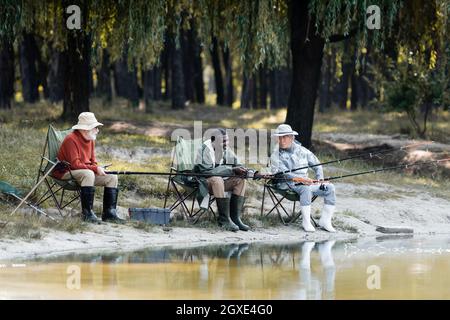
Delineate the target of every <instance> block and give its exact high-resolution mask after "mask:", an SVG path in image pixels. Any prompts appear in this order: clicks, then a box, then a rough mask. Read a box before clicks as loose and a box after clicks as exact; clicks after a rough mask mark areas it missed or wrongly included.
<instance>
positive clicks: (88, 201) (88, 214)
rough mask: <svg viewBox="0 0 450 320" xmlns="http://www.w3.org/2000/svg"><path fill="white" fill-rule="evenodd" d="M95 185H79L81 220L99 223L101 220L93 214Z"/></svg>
mask: <svg viewBox="0 0 450 320" xmlns="http://www.w3.org/2000/svg"><path fill="white" fill-rule="evenodd" d="M94 195H95V187H81V215H82V216H83V220H84V221H87V222H92V223H98V224H100V223H101V221H100V219H99V218H97V216H96V215H95V213H94V211H93V210H92V209H93V208H94Z"/></svg>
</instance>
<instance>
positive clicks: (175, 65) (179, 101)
mask: <svg viewBox="0 0 450 320" xmlns="http://www.w3.org/2000/svg"><path fill="white" fill-rule="evenodd" d="M173 39H174V40H173V42H172V53H173V54H172V90H173V91H172V109H184V107H185V103H186V97H185V94H184V87H185V85H184V75H183V54H182V52H181V48H177V46H176V45H175V42H174V41H175V38H174V37H173Z"/></svg>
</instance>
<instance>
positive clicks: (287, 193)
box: [261, 180, 318, 227]
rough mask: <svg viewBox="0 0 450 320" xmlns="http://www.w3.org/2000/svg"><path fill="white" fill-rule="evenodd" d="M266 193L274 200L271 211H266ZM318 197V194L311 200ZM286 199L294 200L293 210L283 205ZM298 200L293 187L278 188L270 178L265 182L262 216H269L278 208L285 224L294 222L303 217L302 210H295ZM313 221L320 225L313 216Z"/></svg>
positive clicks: (279, 215) (314, 223)
mask: <svg viewBox="0 0 450 320" xmlns="http://www.w3.org/2000/svg"><path fill="white" fill-rule="evenodd" d="M266 193H267V194H268V195H269V196H270V199H271V200H272V203H273V207H272V208H271V209H270V210H269V212H267V213H264V201H265V198H266ZM277 195H278V196H277ZM316 198H317V196H313V197H312V199H311V202H314V200H316ZM285 199H287V200H289V201H292V202H293V205H292V211H289V210H288V209H286V208H285V206H284V205H283V203H282V201H283V200H285ZM297 201H298V194H297V193H296V192H295V191H293V190H291V189H279V188H277V186H276V183H274V182H273V181H272V180H270V181H269V182H267V183H265V184H264V189H263V199H262V202H261V217H267V216H268V215H269V214H271V213H272V212H273V211H274V210H276V211H277V213H278V217H279V218H280V220H281V222H283V224H285V225H287V224H289V223H293V222H295V221H296V220H297V219H298V218H299V217H301V211H300V210H298V212H296V211H295V205H296V202H297ZM311 222H312V224H313V225H315V226H316V227H317V226H318V224H317V222H316V221H315V220H314V219H313V217H311Z"/></svg>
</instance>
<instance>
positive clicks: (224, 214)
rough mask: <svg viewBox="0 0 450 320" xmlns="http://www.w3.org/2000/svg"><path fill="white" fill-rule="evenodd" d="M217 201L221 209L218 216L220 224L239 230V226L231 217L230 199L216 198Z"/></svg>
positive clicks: (228, 228) (229, 228)
mask: <svg viewBox="0 0 450 320" xmlns="http://www.w3.org/2000/svg"><path fill="white" fill-rule="evenodd" d="M216 203H217V210H218V211H219V217H218V218H217V222H218V223H219V226H220V227H223V228H225V229H226V230H228V231H233V232H236V231H238V230H239V227H238V226H237V225H235V224H234V223H233V221H231V219H230V199H228V198H216Z"/></svg>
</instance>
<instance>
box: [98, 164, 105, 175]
mask: <svg viewBox="0 0 450 320" xmlns="http://www.w3.org/2000/svg"><path fill="white" fill-rule="evenodd" d="M97 175H98V176H106V173H105V169H103V168H102V167H100V166H98V167H97Z"/></svg>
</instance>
